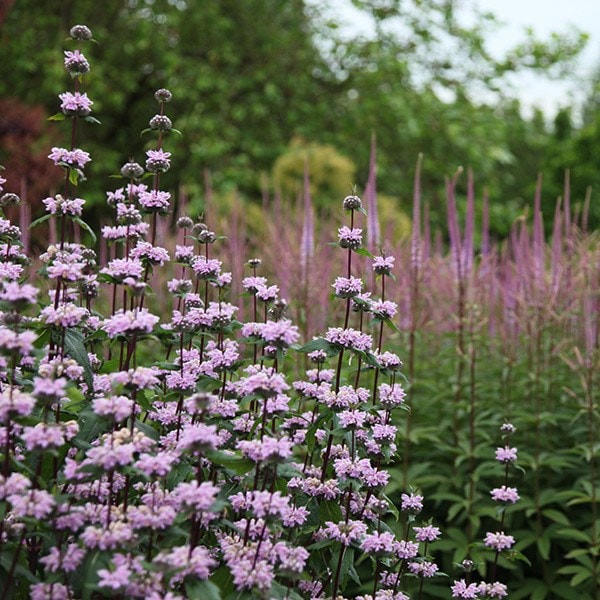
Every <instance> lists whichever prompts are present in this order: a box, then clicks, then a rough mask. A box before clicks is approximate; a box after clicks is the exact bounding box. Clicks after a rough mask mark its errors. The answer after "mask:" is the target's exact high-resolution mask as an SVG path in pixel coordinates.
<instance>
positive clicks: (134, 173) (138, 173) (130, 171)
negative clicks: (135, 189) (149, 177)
mask: <svg viewBox="0 0 600 600" xmlns="http://www.w3.org/2000/svg"><path fill="white" fill-rule="evenodd" d="M143 174H144V169H143V167H142V166H141V165H139V164H138V163H136V162H126V163H125V164H124V165H123V166H122V167H121V175H123V177H127V178H129V179H140V178H141V177H142V175H143Z"/></svg>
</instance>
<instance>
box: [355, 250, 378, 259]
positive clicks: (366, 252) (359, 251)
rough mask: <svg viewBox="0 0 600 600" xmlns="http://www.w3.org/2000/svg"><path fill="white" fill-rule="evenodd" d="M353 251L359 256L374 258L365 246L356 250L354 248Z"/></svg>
mask: <svg viewBox="0 0 600 600" xmlns="http://www.w3.org/2000/svg"><path fill="white" fill-rule="evenodd" d="M354 252H356V254H358V255H359V256H366V257H368V258H374V256H373V255H372V254H371V253H370V252H369V251H368V250H367V249H366V248H357V249H356V250H354Z"/></svg>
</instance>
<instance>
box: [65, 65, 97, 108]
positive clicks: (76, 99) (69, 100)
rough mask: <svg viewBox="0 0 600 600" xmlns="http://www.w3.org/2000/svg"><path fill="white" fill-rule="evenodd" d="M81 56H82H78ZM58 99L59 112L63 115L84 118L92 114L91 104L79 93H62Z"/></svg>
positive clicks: (85, 96) (84, 95) (85, 95)
mask: <svg viewBox="0 0 600 600" xmlns="http://www.w3.org/2000/svg"><path fill="white" fill-rule="evenodd" d="M80 56H82V55H80ZM58 97H59V98H60V101H61V102H60V110H61V111H62V112H63V113H64V114H65V115H69V116H71V115H76V116H78V117H85V116H87V115H89V114H90V112H92V104H93V102H92V101H91V100H90V99H89V98H88V96H87V94H85V93H84V94H82V93H81V92H75V93H72V92H63V93H62V94H59V95H58Z"/></svg>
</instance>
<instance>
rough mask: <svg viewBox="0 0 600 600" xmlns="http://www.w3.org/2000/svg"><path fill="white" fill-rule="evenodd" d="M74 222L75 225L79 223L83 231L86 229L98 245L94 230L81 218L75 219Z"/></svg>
mask: <svg viewBox="0 0 600 600" xmlns="http://www.w3.org/2000/svg"><path fill="white" fill-rule="evenodd" d="M73 221H75V223H77V225H79V227H81V228H82V229H85V231H87V232H88V233H89V234H90V237H91V238H92V242H93V243H96V234H95V233H94V230H93V229H92V228H91V227H90V226H89V225H88V224H87V223H86V222H85V221H84V220H83V219H81V218H79V217H74V218H73Z"/></svg>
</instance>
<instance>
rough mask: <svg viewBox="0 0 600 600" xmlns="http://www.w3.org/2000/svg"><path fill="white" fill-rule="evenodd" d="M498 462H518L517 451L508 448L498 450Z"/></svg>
mask: <svg viewBox="0 0 600 600" xmlns="http://www.w3.org/2000/svg"><path fill="white" fill-rule="evenodd" d="M496 460H497V461H499V462H501V463H511V462H515V461H516V460H517V449H516V448H509V447H508V446H505V447H504V448H498V449H497V450H496Z"/></svg>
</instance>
